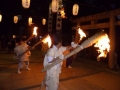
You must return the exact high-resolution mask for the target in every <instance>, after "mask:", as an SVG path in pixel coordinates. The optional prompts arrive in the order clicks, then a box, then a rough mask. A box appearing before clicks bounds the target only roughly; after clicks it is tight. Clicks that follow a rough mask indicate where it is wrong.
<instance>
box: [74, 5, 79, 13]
mask: <svg viewBox="0 0 120 90" xmlns="http://www.w3.org/2000/svg"><path fill="white" fill-rule="evenodd" d="M78 11H79V5H78V4H74V5H73V15H77V14H78Z"/></svg>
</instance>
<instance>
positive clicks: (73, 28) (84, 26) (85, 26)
mask: <svg viewBox="0 0 120 90" xmlns="http://www.w3.org/2000/svg"><path fill="white" fill-rule="evenodd" d="M115 25H116V26H118V25H120V21H116V23H115ZM109 26H110V23H109V22H106V23H98V24H94V25H82V26H80V28H81V29H83V30H86V29H102V28H109ZM76 29H77V26H73V27H72V30H76Z"/></svg>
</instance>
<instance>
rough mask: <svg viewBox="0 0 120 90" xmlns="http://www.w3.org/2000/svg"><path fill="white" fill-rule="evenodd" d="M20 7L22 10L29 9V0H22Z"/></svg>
mask: <svg viewBox="0 0 120 90" xmlns="http://www.w3.org/2000/svg"><path fill="white" fill-rule="evenodd" d="M22 6H23V7H24V8H29V7H30V0H22Z"/></svg>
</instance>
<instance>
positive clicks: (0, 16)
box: [0, 14, 2, 22]
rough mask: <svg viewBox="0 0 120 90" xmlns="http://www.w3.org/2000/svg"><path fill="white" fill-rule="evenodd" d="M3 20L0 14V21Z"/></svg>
mask: <svg viewBox="0 0 120 90" xmlns="http://www.w3.org/2000/svg"><path fill="white" fill-rule="evenodd" d="M1 21H2V15H1V14H0V22H1Z"/></svg>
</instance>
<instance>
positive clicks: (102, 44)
mask: <svg viewBox="0 0 120 90" xmlns="http://www.w3.org/2000/svg"><path fill="white" fill-rule="evenodd" d="M109 43H110V40H109V38H108V35H107V34H105V35H103V36H102V37H101V38H100V39H99V40H98V42H97V43H96V44H95V45H94V46H95V47H98V48H99V50H98V52H99V53H100V54H99V56H98V57H97V59H98V61H99V58H100V57H106V56H107V53H108V52H109V51H110V44H109Z"/></svg>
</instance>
